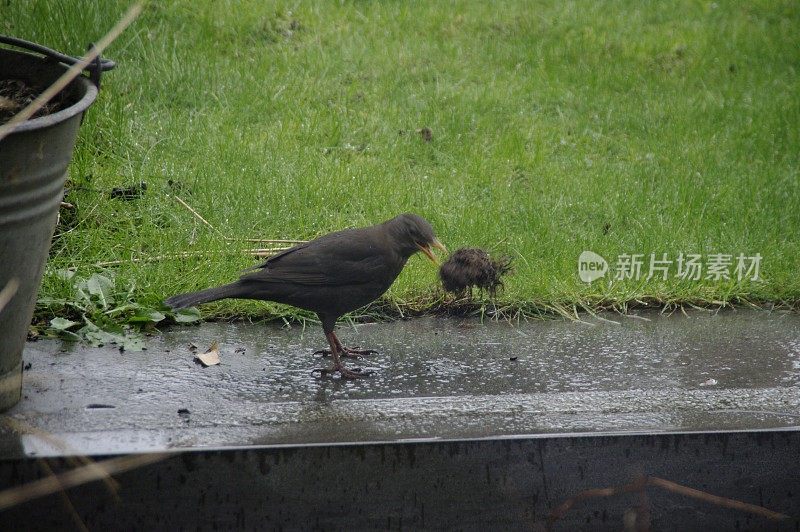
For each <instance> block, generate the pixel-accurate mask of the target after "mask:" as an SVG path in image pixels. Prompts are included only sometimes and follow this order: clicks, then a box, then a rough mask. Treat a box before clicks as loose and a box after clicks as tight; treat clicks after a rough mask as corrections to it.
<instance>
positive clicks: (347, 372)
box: [311, 364, 372, 379]
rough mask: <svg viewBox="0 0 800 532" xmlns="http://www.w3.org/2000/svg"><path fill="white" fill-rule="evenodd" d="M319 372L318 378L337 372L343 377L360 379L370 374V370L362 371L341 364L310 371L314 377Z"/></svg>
mask: <svg viewBox="0 0 800 532" xmlns="http://www.w3.org/2000/svg"><path fill="white" fill-rule="evenodd" d="M317 373H319V376H320V378H322V377H329V376H333V375H334V374H336V373H338V374H339V375H340V376H341V377H342V378H343V379H361V378H364V377H369V376H370V375H372V372H371V371H369V370H368V371H364V370H362V369H361V368H353V369H348V368H346V367H344V365H343V364H339V365H338V366H333V367H332V368H317V369H315V370H314V371H312V372H311V374H312V375H314V376H315V377H316V376H317Z"/></svg>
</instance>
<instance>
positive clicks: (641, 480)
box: [547, 476, 789, 530]
mask: <svg viewBox="0 0 800 532" xmlns="http://www.w3.org/2000/svg"><path fill="white" fill-rule="evenodd" d="M647 486H654V487H657V488H661V489H664V490H667V491H670V492H672V493H678V494H680V495H684V496H686V497H691V498H693V499H698V500H701V501H704V502H707V503H709V504H713V505H716V506H722V507H724V508H731V509H734V510H741V511H743V512H748V513H751V514H755V515H760V516H761V517H766V518H767V519H770V520H772V521H780V520H783V519H789V516H788V515H786V514H782V513H779V512H775V511H772V510H769V509H767V508H764V507H763V506H758V505H755V504H750V503H747V502H742V501H737V500H735V499H729V498H727V497H720V496H719V495H713V494H711V493H708V492H705V491H701V490H698V489H694V488H690V487H687V486H683V485H681V484H677V483H675V482H672V481H669V480H665V479H663V478H659V477H648V476H641V477H637V478H636V479H635V480H634V481H633V482H631V483H629V484H624V485H622V486H613V487H610V488H595V489H588V490H584V491H582V492H580V493H578V494H577V495H574V496H572V497H570V498H569V499H567V500H565V501H564V502H562V503H561V504H559V505H558V506H557V507H555V508H554V509H553V511H551V512H550V516H549V517H548V518H547V530H551V529H552V527H553V525H554V524H555V522H556V521H558V520H559V519H561V518H562V517H564V515H566V513H567V512H568V511H569V510H570V508H572V507H573V506H575V504H577V503H579V502H582V501H585V500H587V499H593V498H597V497H612V496H615V495H620V494H623V493H632V492H637V491H638V492H644V490H645V488H646V487H647ZM641 500H644V501H646V499H641ZM647 510H648V514H649V508H648V509H647ZM648 520H649V515H648ZM638 522H639V520H638V519H637V523H638Z"/></svg>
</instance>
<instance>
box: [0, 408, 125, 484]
mask: <svg viewBox="0 0 800 532" xmlns="http://www.w3.org/2000/svg"><path fill="white" fill-rule="evenodd" d="M3 422H4V423H5V424H6V425H8V427H9V428H10V429H11V430H13V431H14V432H16V433H17V434H30V435H32V436H36V437H37V438H40V439H41V440H43V441H45V442H47V443H48V444H50V445H52V446H53V447H55V448H56V449H58V450H59V451H61V452H65V453H75V455H74V456H67V461H69V462H71V463H72V464H74V465H75V466H78V465H84V466H87V467H91V466H93V465H95V462H94V460H92V459H91V458H89V457H88V456H84V455H82V454H79V453H78V450H77V449H75V448H74V447H72V446H70V445H68V444H66V443H64V442H63V441H61V440H59V439H58V438H56V437H55V436H53V435H52V434H50V433H49V432H45V431H43V430H40V429H38V428H36V427H33V426H31V425H28V424H27V423H23V422H22V421H19V420H17V419H13V418H10V417H8V416H4V417H3ZM96 471H97V473H102V470H101V469H97V470H96ZM103 480H104V481H105V483H106V486H107V487H108V491H109V492H111V494H112V495H114V496H116V495H117V491H118V490H119V483H118V482H117V481H116V480H114V479H113V478H111V477H105V478H103Z"/></svg>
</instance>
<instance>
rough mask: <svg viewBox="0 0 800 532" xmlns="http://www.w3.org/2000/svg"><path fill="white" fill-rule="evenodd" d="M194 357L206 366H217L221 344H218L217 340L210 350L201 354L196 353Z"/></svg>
mask: <svg viewBox="0 0 800 532" xmlns="http://www.w3.org/2000/svg"><path fill="white" fill-rule="evenodd" d="M194 358H195V360H199V361H200V363H201V364H202V365H203V366H205V367H208V366H216V365H217V364H219V344H217V342H216V341H214V342H212V343H211V347H209V348H208V351H206V352H205V353H203V354H201V355H195V356H194Z"/></svg>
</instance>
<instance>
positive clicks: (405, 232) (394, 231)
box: [386, 213, 447, 266]
mask: <svg viewBox="0 0 800 532" xmlns="http://www.w3.org/2000/svg"><path fill="white" fill-rule="evenodd" d="M386 224H387V225H388V226H389V229H390V234H391V235H392V237H393V238H394V240H395V242H397V244H398V245H399V247H400V252H401V253H402V254H403V255H404V256H407V257H410V256H411V255H413V254H414V253H416V252H417V251H422V252H423V253H424V254H425V255H426V256H427V257H428V258H429V259H430V260H431V261H433V263H434V264H436V265H437V266H438V264H439V261H438V260H437V259H436V255H434V254H433V251H432V249H431V248H436V249H439V250H441V251H443V252H445V253H447V248H446V247H444V244H442V243H441V242H439V239H438V238H436V234H435V233H434V232H433V227H431V224H430V223H428V221H427V220H426V219H425V218H423V217H422V216H417V215H416V214H411V213H405V214H401V215H399V216H395V217H394V218H392V219H391V220H389V221H388V222H386Z"/></svg>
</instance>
